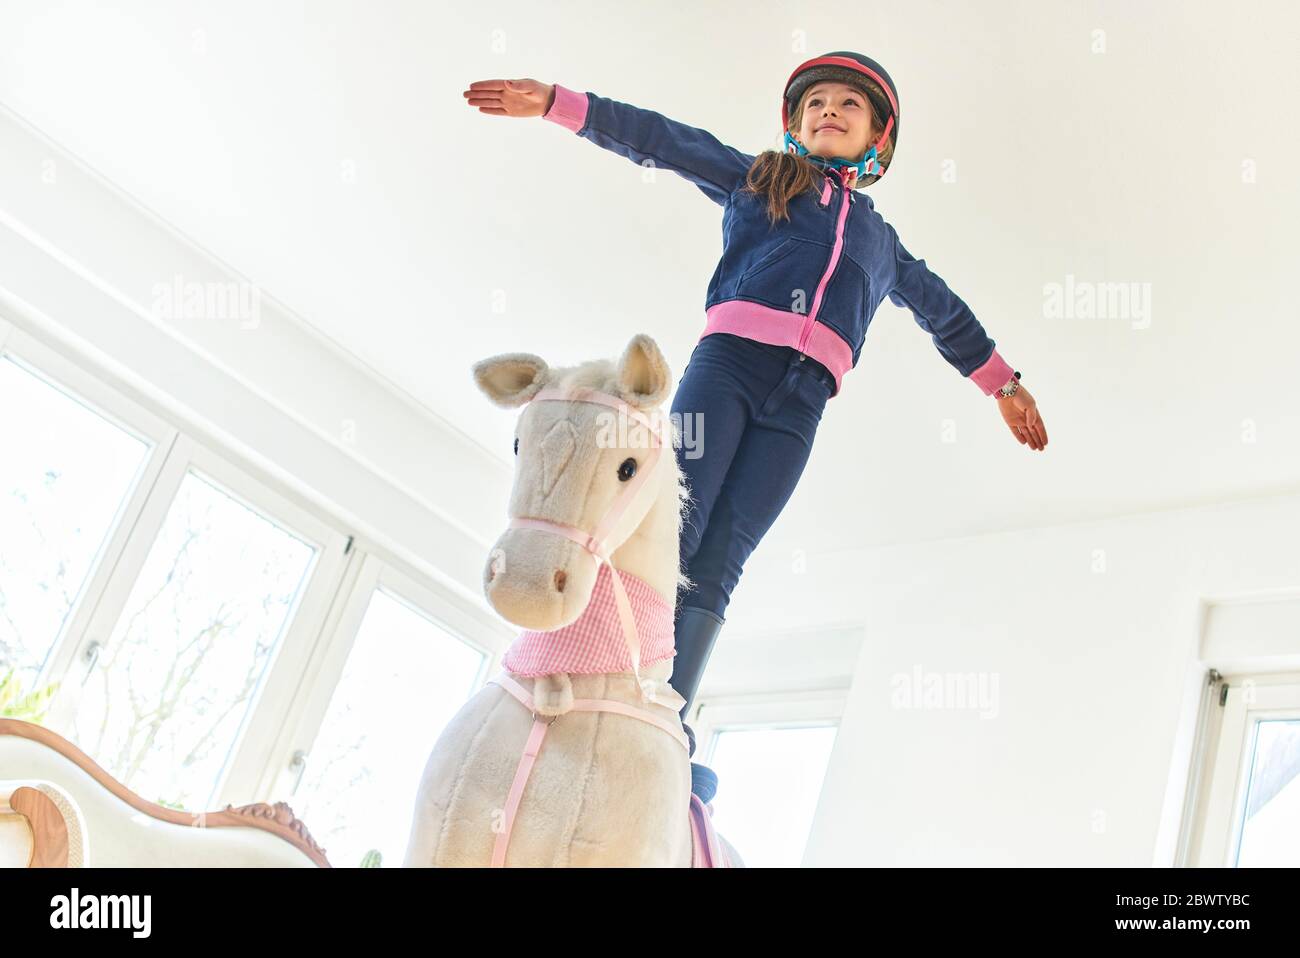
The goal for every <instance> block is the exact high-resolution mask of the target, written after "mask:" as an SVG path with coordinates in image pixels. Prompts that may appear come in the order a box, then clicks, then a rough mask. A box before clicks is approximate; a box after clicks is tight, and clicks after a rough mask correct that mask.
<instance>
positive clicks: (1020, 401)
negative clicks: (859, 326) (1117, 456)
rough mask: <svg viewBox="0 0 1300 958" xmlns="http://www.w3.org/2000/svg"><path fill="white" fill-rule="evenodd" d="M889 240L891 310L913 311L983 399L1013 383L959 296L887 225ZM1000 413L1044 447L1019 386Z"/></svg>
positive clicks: (1022, 436)
mask: <svg viewBox="0 0 1300 958" xmlns="http://www.w3.org/2000/svg"><path fill="white" fill-rule="evenodd" d="M885 226H886V228H887V229H888V230H889V235H890V237H891V238H892V240H893V247H894V261H895V265H896V267H897V280H896V281H895V284H894V288H893V289H892V290H890V292H889V300H890V302H892V303H893V304H894V305H895V306H906V307H907V308H908V309H910V310H911V311H912V315H913V316H914V317H915V319H916V322H917V325H918V326H920V327H921V328H922V329H924V330H925V331H926V332H928V333H929V334H930V336H931V338H932V339H933V340H934V345H935V348H936V349H938V350H939V355H941V356H943V358H944V359H946V360H947V361H948V362H949V364H951V365H952V366H953V367H954V368H955V369H956V370H957V371H958V372H959V373H961V374H962V375H963V376H966V377H968V378H969V379H970V380H971V381H972V382H974V383H975V385H977V386H979V387H980V389H981V390H982V391H983V392H984V394H985V395H994V394H998V391H999V390H1000V389H1001V388H1002V387H1003V386H1005V385H1007V384H1008V383H1009V382H1010V381H1011V380H1012V379H1013V378H1014V374H1015V370H1013V369H1012V368H1011V366H1010V365H1008V363H1007V361H1006V360H1005V359H1003V358H1002V357H1001V356H1000V355H998V351H997V344H996V343H995V342H994V341H993V340H992V339H990V338H989V335H988V333H986V332H985V331H984V327H983V326H982V325H981V324H980V321H979V320H978V319H976V318H975V314H974V313H973V312H971V309H970V307H969V306H967V305H966V303H965V302H963V301H962V299H961V297H960V296H958V295H957V294H956V293H954V292H953V291H952V290H951V289H949V288H948V284H947V283H945V282H944V281H943V278H942V277H941V276H939V275H938V274H937V273H935V272H934V271H933V270H931V269H930V268H929V267H928V266H926V265H925V260H923V259H916V258H915V257H913V256H912V254H911V253H909V252H908V251H907V249H906V247H904V246H903V244H902V242H901V241H900V240H899V238H898V233H897V232H896V231H895V230H894V228H893V226H890V225H889V224H888V223H886V224H885ZM998 410H999V412H1001V414H1002V418H1003V419H1004V420H1005V421H1006V423H1007V426H1008V427H1009V428H1010V429H1011V433H1012V435H1014V436H1015V437H1016V439H1017V440H1019V441H1020V442H1021V443H1023V444H1028V445H1029V446H1031V447H1032V448H1034V449H1042V448H1043V447H1044V446H1046V445H1047V431H1046V429H1045V427H1044V426H1043V422H1042V418H1041V417H1040V416H1039V415H1038V407H1037V404H1036V403H1035V402H1034V398H1033V397H1032V396H1031V395H1030V394H1029V391H1028V390H1027V389H1025V387H1024V386H1023V385H1022V386H1020V387H1019V388H1018V389H1017V391H1016V393H1015V395H1014V396H1011V397H1009V398H1008V397H1004V396H1002V395H1000V394H998Z"/></svg>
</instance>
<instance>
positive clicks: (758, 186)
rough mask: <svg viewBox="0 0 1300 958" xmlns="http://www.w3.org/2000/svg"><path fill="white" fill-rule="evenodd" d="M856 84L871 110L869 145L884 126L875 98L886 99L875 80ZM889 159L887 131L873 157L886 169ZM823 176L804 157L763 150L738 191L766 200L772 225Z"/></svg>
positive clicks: (793, 117)
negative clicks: (865, 93) (861, 89)
mask: <svg viewBox="0 0 1300 958" xmlns="http://www.w3.org/2000/svg"><path fill="white" fill-rule="evenodd" d="M858 84H859V85H860V86H864V87H866V89H867V93H868V95H867V96H865V97H864V99H865V100H866V101H867V105H868V106H869V107H870V108H871V134H870V136H869V139H870V142H871V143H874V142H875V139H876V137H879V136H880V131H881V130H883V129H884V128H885V123H884V121H883V120H882V119H881V118H880V114H879V112H878V111H877V110H876V104H875V101H876V98H879V99H880V101H881V102H883V103H888V102H889V100H888V98H887V97H886V96H885V91H884V90H882V89H881V88H880V85H879V84H878V83H876V82H875V81H873V80H868V79H867V78H865V77H863V78H862V79H861V80H860V81H858ZM810 89H811V88H810ZM807 99H808V97H807V94H805V95H804V96H802V97H800V98H799V105H798V106H797V107H795V109H794V111H793V112H792V113H791V114H790V122H789V130H790V132H791V133H794V132H796V131H797V130H798V129H799V127H800V126H802V125H803V108H804V103H805V102H806V101H807ZM867 148H868V149H870V148H871V147H870V144H868V147H867ZM893 158H894V134H893V133H892V132H891V133H890V134H889V139H888V140H886V141H885V145H884V147H883V148H881V150H880V152H879V153H878V154H877V156H876V159H878V160H879V161H880V163H881V165H882V166H885V167H888V166H889V164H890V161H891V160H893ZM823 176H825V173H824V171H823V170H822V168H821V167H819V166H817V165H816V164H815V163H813V162H812V161H811V160H809V159H808V158H807V157H806V156H799V155H797V154H795V153H786V152H782V151H780V150H764V151H763V152H762V153H760V154H758V156H757V157H756V158H755V159H754V162H753V164H752V165H751V166H750V167H749V172H748V173H746V174H745V185H744V186H742V187H741V190H742V191H744V192H748V193H755V194H762V195H764V196H766V197H767V216H768V219H769V220H770V221H771V222H772V223H773V225H775V223H776V221H777V220H778V219H785V220H789V219H790V212H789V209H788V207H789V204H790V201H791V200H792V199H794V198H795V197H796V196H799V195H800V194H801V193H803V192H804V190H813V191H816V189H817V188H818V186H819V185H820V184H821V181H822V177H823ZM878 179H880V177H879V176H878V175H876V174H874V173H873V174H872V175H870V176H868V177H866V178H865V179H863V180H862V181H861V184H860V185H863V186H870V185H871V184H872V183H874V182H875V181H876V180H878Z"/></svg>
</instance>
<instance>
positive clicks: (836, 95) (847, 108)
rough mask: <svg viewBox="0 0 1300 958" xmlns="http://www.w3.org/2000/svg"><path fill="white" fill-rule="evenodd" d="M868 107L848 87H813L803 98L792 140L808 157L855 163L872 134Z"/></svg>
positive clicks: (864, 99) (857, 92)
mask: <svg viewBox="0 0 1300 958" xmlns="http://www.w3.org/2000/svg"><path fill="white" fill-rule="evenodd" d="M874 132H875V131H874V129H873V124H872V121H871V104H870V103H868V102H867V97H866V95H865V94H864V93H863V92H862V91H861V90H859V89H858V88H857V87H853V86H849V85H848V84H847V83H832V82H826V83H814V84H813V85H812V86H811V87H809V88H808V90H807V91H806V92H805V93H804V95H803V118H802V121H801V122H800V124H799V131H798V133H797V134H796V136H795V139H797V140H798V141H799V142H800V143H802V144H803V145H804V147H805V148H806V149H807V150H808V152H809V153H815V154H816V155H818V156H820V157H823V158H825V159H830V158H831V157H836V156H842V157H844V158H845V159H850V160H857V159H860V158H861V157H862V155H863V154H864V153H866V152H867V149H868V148H869V147H870V145H871V137H872V134H873V133H874Z"/></svg>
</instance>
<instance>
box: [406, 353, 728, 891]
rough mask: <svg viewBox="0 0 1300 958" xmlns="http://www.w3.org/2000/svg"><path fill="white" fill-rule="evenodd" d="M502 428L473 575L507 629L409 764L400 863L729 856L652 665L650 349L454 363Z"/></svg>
mask: <svg viewBox="0 0 1300 958" xmlns="http://www.w3.org/2000/svg"><path fill="white" fill-rule="evenodd" d="M474 379H475V382H476V383H477V384H478V386H479V388H480V389H482V390H483V392H484V393H486V394H487V396H488V398H489V399H491V400H492V401H493V402H494V403H496V404H497V405H499V406H502V407H505V408H514V407H518V406H525V405H526V407H527V408H525V409H524V410H523V411H522V412H521V413H520V415H519V419H518V423H517V426H516V430H515V452H516V454H517V456H518V458H517V460H516V466H515V478H514V486H513V489H512V491H511V496H510V506H509V510H508V514H509V516H510V520H511V521H510V523H509V525H508V527H507V528H506V530H505V531H504V532H503V533H502V534H501V537H500V538H499V539H498V540H497V542H496V543H495V545H494V547H493V549H492V550H491V553H490V554H489V557H488V561H487V564H486V567H485V569H484V573H483V588H484V592H485V594H486V596H487V599H488V601H489V602H490V603H491V605H492V607H493V608H494V609H496V611H497V612H499V613H500V614H501V615H502V616H503V617H504V618H506V619H507V620H509V621H510V622H512V623H514V624H515V625H518V626H519V627H520V628H521V629H522V630H523V631H522V632H521V633H520V635H519V637H518V638H517V639H516V640H515V642H514V643H513V644H512V645H511V646H510V649H509V651H508V652H507V653H506V655H505V657H504V659H503V661H502V671H501V672H500V674H498V675H497V676H495V677H494V678H493V679H491V680H490V681H489V682H488V684H487V685H485V686H484V687H483V689H481V690H480V691H479V692H478V694H476V695H475V696H474V697H473V698H472V699H470V700H469V701H468V702H467V703H466V704H465V705H464V706H463V707H462V708H461V710H460V711H459V712H458V713H457V714H456V716H455V717H454V718H453V719H452V720H451V722H450V724H448V726H447V727H446V728H445V729H444V730H443V732H442V735H441V736H440V737H439V739H438V741H437V743H436V744H435V745H434V748H433V752H432V754H430V756H429V760H428V762H427V764H426V766H425V769H424V774H423V777H422V779H421V782H420V788H419V793H418V796H417V800H416V808H415V820H414V823H413V825H412V828H411V835H410V841H409V843H408V847H407V851H406V859H405V861H404V863H403V864H404V866H405V867H425V866H453V867H454V866H489V865H491V866H498V867H500V866H515V867H552V866H559V867H564V866H589V867H625V866H626V867H633V866H635V867H739V866H741V865H743V863H742V862H741V860H740V856H739V855H737V854H736V851H735V849H734V848H732V847H731V845H730V844H728V843H727V842H726V841H725V840H724V839H723V838H722V837H721V836H720V835H718V834H717V833H716V832H715V831H714V829H713V827H712V823H711V815H712V806H711V805H704V804H703V803H701V801H700V799H699V797H698V796H696V795H694V794H693V793H692V791H691V772H690V761H689V749H690V745H689V743H688V740H687V737H686V735H685V733H684V732H683V729H682V723H681V718H680V715H679V714H678V713H679V710H680V709H681V707H682V706H683V705H684V704H685V700H684V699H683V698H682V697H681V696H680V695H679V694H678V693H677V692H676V691H675V690H674V689H673V688H672V686H671V685H669V684H668V678H669V676H670V675H671V674H672V663H673V660H672V656H673V654H674V653H673V612H674V604H675V601H676V596H677V589H678V586H679V584H683V583H688V581H689V580H687V579H686V578H685V577H684V576H683V574H682V573H681V571H680V562H679V552H678V536H679V531H680V528H681V522H682V517H683V514H684V511H685V503H686V497H687V495H688V494H689V491H688V490H687V488H686V486H685V482H684V479H683V477H682V473H681V470H680V468H679V466H678V463H677V459H676V456H675V455H674V454H673V445H672V440H673V439H675V433H674V432H673V425H672V423H671V421H670V420H669V419H667V418H666V417H665V416H664V415H663V412H662V410H661V409H660V408H659V407H660V405H661V404H662V403H663V401H664V400H665V399H666V398H667V396H668V392H669V375H668V365H667V363H666V362H665V361H664V358H663V356H662V354H661V353H660V352H659V348H658V346H656V345H655V343H654V340H652V339H650V337H648V336H644V335H638V336H635V337H633V338H632V340H631V342H630V343H629V344H628V346H627V348H626V350H625V351H624V353H623V356H622V358H621V360H620V361H619V363H618V364H617V365H615V364H614V363H612V362H611V361H609V360H593V361H591V362H587V363H584V364H582V365H580V366H576V367H569V368H563V369H551V368H549V367H548V366H547V365H546V363H545V361H543V360H542V359H541V358H539V357H537V356H534V355H531V354H528V353H507V354H504V355H500V356H495V357H492V358H490V359H485V360H483V361H482V362H479V363H477V364H475V366H474Z"/></svg>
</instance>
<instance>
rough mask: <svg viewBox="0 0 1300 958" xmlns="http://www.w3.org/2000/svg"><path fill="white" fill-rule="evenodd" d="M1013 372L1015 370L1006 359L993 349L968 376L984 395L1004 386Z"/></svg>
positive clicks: (989, 394) (991, 393) (988, 394)
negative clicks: (983, 361) (986, 359)
mask: <svg viewBox="0 0 1300 958" xmlns="http://www.w3.org/2000/svg"><path fill="white" fill-rule="evenodd" d="M1015 374H1016V371H1015V370H1014V369H1012V368H1011V367H1010V366H1008V365H1007V361H1006V360H1005V359H1003V358H1002V357H1001V356H999V355H998V351H997V350H996V349H994V350H993V352H992V354H991V355H990V356H989V358H988V361H987V362H986V363H984V365H983V366H981V367H980V368H979V369H977V370H975V371H974V372H973V373H971V374H970V378H971V379H972V380H973V381H974V383H975V385H977V386H979V388H980V389H982V390H984V395H986V396H991V395H993V394H994V393H995V392H997V391H998V390H999V389H1001V388H1002V387H1003V386H1005V385H1006V384H1007V381H1008V380H1009V379H1011V377H1013V376H1014V375H1015Z"/></svg>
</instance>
